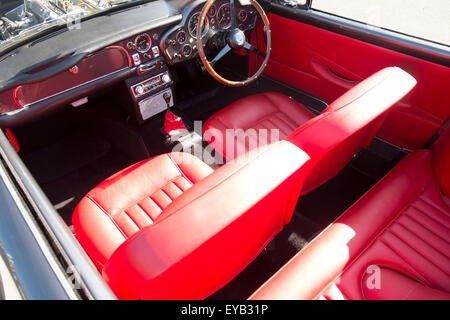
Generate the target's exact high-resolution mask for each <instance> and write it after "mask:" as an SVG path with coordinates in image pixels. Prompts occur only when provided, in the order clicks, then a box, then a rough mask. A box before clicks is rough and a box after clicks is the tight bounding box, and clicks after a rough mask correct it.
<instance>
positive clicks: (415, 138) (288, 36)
mask: <svg viewBox="0 0 450 320" xmlns="http://www.w3.org/2000/svg"><path fill="white" fill-rule="evenodd" d="M10 9H11V8H8V10H10ZM345 23H349V24H350V25H346V24H345ZM345 23H344V22H340V21H339V19H338V20H336V21H331V22H330V20H327V19H325V18H323V17H321V16H320V15H318V16H317V17H313V16H312V15H311V14H309V13H308V10H307V9H305V8H302V7H301V6H297V7H292V6H288V5H286V4H285V2H283V1H258V2H257V1H256V0H249V1H240V0H207V1H205V0H189V1H182V0H170V1H162V0H157V1H151V2H145V3H142V4H141V5H139V6H137V7H129V8H127V9H124V10H118V11H116V12H114V13H113V14H110V15H108V16H106V17H103V16H99V17H96V18H94V19H88V20H86V21H82V22H81V28H80V29H76V28H75V29H74V30H71V31H64V32H62V31H61V32H59V31H58V32H57V34H55V35H53V36H52V37H47V38H46V39H45V40H40V39H36V40H34V41H33V42H32V43H31V44H28V45H26V46H25V47H26V48H24V47H23V46H22V47H18V48H15V49H13V50H12V51H10V53H8V54H5V55H4V56H2V58H0V69H1V70H2V71H1V72H0V74H1V77H2V80H0V126H1V127H2V128H3V131H4V132H5V135H6V136H7V137H8V139H9V141H10V143H11V145H12V146H13V147H14V148H15V151H16V152H17V153H18V155H19V156H20V159H21V160H22V161H23V163H24V164H25V166H26V167H27V169H28V170H29V172H30V173H31V175H32V176H33V178H34V179H35V181H36V183H37V184H38V185H39V187H40V188H41V189H42V191H43V192H44V194H45V195H46V197H47V198H48V200H49V201H50V202H51V204H52V205H53V207H54V209H55V210H56V212H57V213H58V215H59V216H60V218H61V219H62V220H63V221H64V223H65V224H66V225H67V228H68V232H70V233H71V235H73V237H74V238H75V239H76V240H77V242H78V243H79V245H80V246H81V248H83V250H84V251H85V252H86V254H87V256H88V257H89V259H90V260H91V261H92V263H93V265H94V266H95V268H96V269H97V270H98V272H99V273H100V274H101V276H102V278H103V279H104V281H105V282H106V284H107V285H108V286H109V288H111V290H112V292H113V293H114V294H115V295H116V296H117V298H119V299H210V300H220V299H233V300H234V299H248V298H250V299H283V300H285V299H289V300H290V299H326V300H329V299H332V300H341V299H345V300H347V299H349V300H352V299H357V300H360V299H388V300H389V299H450V247H449V241H450V237H449V235H450V168H449V164H450V129H448V123H449V121H448V118H449V115H450V95H449V94H448V88H449V85H450V69H449V66H450V58H449V56H448V55H447V56H445V55H442V54H439V53H436V52H437V51H438V50H435V51H436V52H434V53H433V54H431V53H430V51H429V50H428V51H427V50H424V49H423V48H422V47H421V48H418V47H413V48H411V46H407V45H403V46H402V45H401V41H400V40H398V41H397V42H396V41H394V40H393V39H394V38H388V35H389V32H387V33H386V34H387V35H386V34H385V35H384V36H381V35H374V34H369V35H367V34H368V33H367V30H365V29H364V30H362V31H361V30H359V29H358V30H359V31H358V30H357V29H355V28H356V27H354V26H353V27H352V25H351V24H355V25H357V23H356V22H353V21H349V22H345ZM111 26H114V27H111ZM113 29H114V30H113ZM355 30H356V31H355ZM200 34H201V36H200ZM405 47H408V48H409V49H405ZM25 49H26V50H25ZM447 50H448V47H447ZM15 56H19V57H20V59H21V60H20V61H19V62H17V61H15V60H14V57H15ZM18 70H19V71H18ZM261 132H262V133H263V134H262V135H261ZM273 132H275V133H276V136H275V137H273V136H271V137H270V138H269V139H267V136H268V135H270V134H271V133H273ZM375 274H376V275H379V276H380V277H381V279H382V282H381V286H379V287H378V286H376V284H377V283H376V281H375V283H374V282H373V281H372V279H373V277H372V276H373V275H375ZM371 284H372V285H375V288H374V287H373V286H371Z"/></svg>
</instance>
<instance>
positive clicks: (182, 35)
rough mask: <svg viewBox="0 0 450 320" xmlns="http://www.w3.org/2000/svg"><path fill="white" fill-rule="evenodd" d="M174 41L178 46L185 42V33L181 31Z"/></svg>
mask: <svg viewBox="0 0 450 320" xmlns="http://www.w3.org/2000/svg"><path fill="white" fill-rule="evenodd" d="M176 39H177V42H178V43H179V44H182V43H184V42H185V41H186V32H184V31H183V30H181V31H180V32H178V33H177V37H176Z"/></svg>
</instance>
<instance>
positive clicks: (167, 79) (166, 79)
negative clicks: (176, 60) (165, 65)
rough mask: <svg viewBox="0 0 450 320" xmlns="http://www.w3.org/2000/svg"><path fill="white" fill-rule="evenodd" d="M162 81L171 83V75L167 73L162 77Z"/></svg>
mask: <svg viewBox="0 0 450 320" xmlns="http://www.w3.org/2000/svg"><path fill="white" fill-rule="evenodd" d="M161 80H162V82H164V83H169V82H170V76H169V75H168V74H167V73H165V74H164V75H163V76H162V77H161Z"/></svg>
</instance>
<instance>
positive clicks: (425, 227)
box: [405, 212, 450, 244]
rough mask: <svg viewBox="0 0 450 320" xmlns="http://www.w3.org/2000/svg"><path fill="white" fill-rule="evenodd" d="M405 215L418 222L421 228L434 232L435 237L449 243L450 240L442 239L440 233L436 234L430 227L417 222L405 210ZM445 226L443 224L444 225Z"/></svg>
mask: <svg viewBox="0 0 450 320" xmlns="http://www.w3.org/2000/svg"><path fill="white" fill-rule="evenodd" d="M405 217H407V218H409V219H411V220H412V221H414V222H415V223H417V224H419V225H420V226H421V227H422V228H424V229H426V230H427V231H429V232H430V233H432V234H434V235H435V236H436V237H438V238H439V239H441V240H443V241H445V242H447V243H449V244H450V242H449V241H448V240H447V239H444V238H443V237H442V236H441V235H439V234H437V233H436V232H435V231H433V230H431V229H430V228H428V227H427V226H425V225H424V224H423V223H421V222H419V221H418V220H416V219H415V218H414V217H413V216H412V214H410V213H408V212H405ZM444 227H445V226H444Z"/></svg>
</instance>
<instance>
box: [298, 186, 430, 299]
mask: <svg viewBox="0 0 450 320" xmlns="http://www.w3.org/2000/svg"><path fill="white" fill-rule="evenodd" d="M383 179H384V178H383ZM380 181H381V180H380ZM378 184H379V182H378V183H377V184H375V185H374V186H373V187H372V188H370V189H369V191H367V192H366V194H368V193H369V192H371V191H372V190H375V188H376V186H377V185H378ZM430 184H431V182H429V183H428V184H426V185H425V186H424V187H422V190H420V191H418V192H417V196H416V197H415V198H413V199H417V198H418V197H420V196H421V195H422V194H423V192H424V191H425V190H426V189H427V188H428V186H429V185H430ZM411 202H412V201H409V202H407V203H405V205H404V206H403V208H402V209H401V210H399V212H398V213H397V215H395V216H394V217H393V218H392V220H391V221H389V222H388V223H387V224H386V225H385V226H384V227H383V228H382V229H381V230H380V231H379V232H378V233H377V234H375V235H374V237H373V239H372V240H370V241H369V243H368V244H367V245H366V246H365V247H364V248H362V250H361V252H359V253H358V254H357V255H356V256H355V258H354V259H353V260H352V261H351V262H350V263H349V264H348V265H347V266H346V267H345V268H343V269H342V271H341V272H339V273H338V274H337V275H336V276H335V277H334V278H333V280H331V281H330V283H334V282H336V280H337V279H338V278H339V277H341V276H342V275H343V274H344V273H345V272H347V270H348V269H349V268H350V267H351V266H353V264H355V263H356V261H357V260H358V259H359V258H360V257H361V256H362V255H363V254H364V253H365V252H366V251H367V250H368V249H369V248H370V247H371V246H372V245H373V244H374V243H375V242H376V241H377V240H378V239H380V236H381V235H382V234H383V233H384V232H385V231H386V230H387V229H388V228H389V227H390V226H392V225H393V224H394V223H395V221H396V220H397V219H398V218H400V217H401V215H402V214H403V213H404V212H405V210H406V209H407V208H408V207H409V206H410V205H411ZM355 204H356V203H354V204H353V205H351V206H350V207H349V208H348V209H347V210H346V212H347V211H348V210H350V209H351V208H352V207H353V206H354V205H355ZM338 219H339V218H337V219H336V220H338ZM336 220H335V221H336ZM335 221H333V222H332V223H331V224H330V225H329V226H328V227H327V228H325V230H323V231H322V232H321V233H320V234H322V233H324V232H325V231H326V230H327V229H328V228H331V227H332V226H333V224H334V222H335ZM320 234H319V235H320ZM313 240H314V239H313ZM311 242H312V241H311ZM311 242H310V243H311ZM308 246H309V244H308V245H307V246H306V247H308ZM306 247H305V248H306ZM305 248H303V249H302V250H304V249H305ZM328 287H329V286H327V287H326V288H325V289H323V290H321V291H320V292H319V294H318V295H316V297H318V296H319V295H320V294H322V293H323V292H324V290H326V289H327V288H328Z"/></svg>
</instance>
